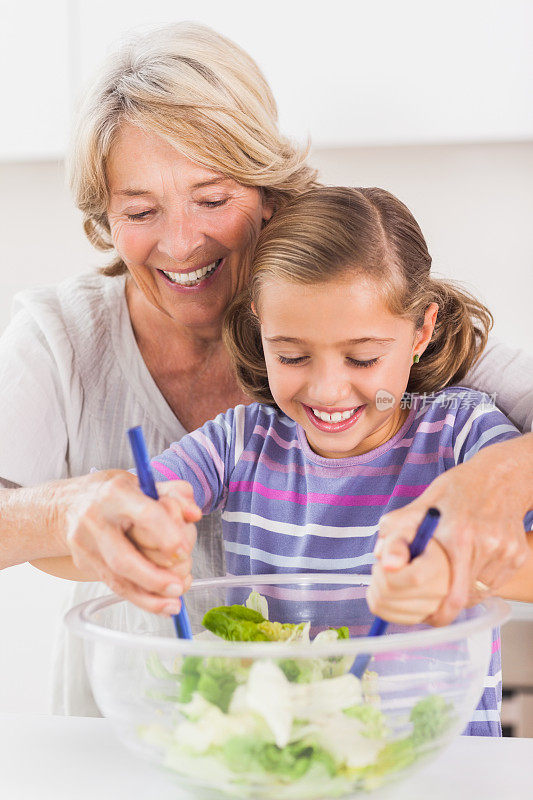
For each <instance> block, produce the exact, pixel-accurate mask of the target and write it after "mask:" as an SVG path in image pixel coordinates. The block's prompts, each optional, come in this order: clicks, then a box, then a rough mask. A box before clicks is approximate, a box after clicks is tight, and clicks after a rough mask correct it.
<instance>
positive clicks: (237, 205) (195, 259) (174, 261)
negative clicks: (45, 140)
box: [106, 125, 271, 327]
mask: <svg viewBox="0 0 533 800" xmlns="http://www.w3.org/2000/svg"><path fill="white" fill-rule="evenodd" d="M106 176H107V184H108V191H109V206H108V219H109V225H110V229H111V236H112V239H113V243H114V246H115V249H116V251H117V253H118V254H119V255H120V257H121V258H122V260H123V261H124V263H125V264H126V266H127V268H128V270H129V272H130V274H131V276H132V278H133V280H134V281H135V283H136V285H137V287H138V288H139V289H140V291H141V292H142V294H143V295H144V297H145V298H146V299H147V300H148V301H149V302H150V303H151V304H152V305H154V306H155V307H157V308H159V309H160V310H161V311H162V312H163V313H165V314H166V315H167V316H168V317H170V318H172V319H176V320H177V321H179V322H180V323H181V324H183V325H187V326H192V327H194V326H199V327H202V326H209V325H213V324H215V325H216V324H218V323H220V321H221V319H222V316H223V314H224V311H225V309H226V307H227V305H228V303H229V302H230V301H231V300H232V298H233V297H234V296H235V294H236V292H238V291H239V289H241V288H242V286H243V285H244V282H245V279H246V275H245V274H244V273H245V269H244V268H243V267H244V265H245V264H246V262H247V258H248V254H249V252H250V250H251V248H253V246H254V245H255V242H256V239H257V236H258V234H259V231H260V230H261V226H262V223H263V221H264V220H266V219H268V218H269V217H270V215H271V211H270V210H269V208H268V207H267V206H266V205H265V203H264V202H263V196H262V193H261V191H260V190H259V189H257V188H254V187H248V186H242V185H241V184H239V183H237V182H236V181H234V180H232V179H230V178H227V177H225V176H224V175H222V174H220V173H218V172H214V171H213V170H210V169H207V168H206V167H203V166H200V165H198V164H196V163H195V162H193V161H191V160H190V159H189V158H186V157H185V156H184V155H182V154H181V153H179V152H178V151H176V150H175V149H174V148H173V147H172V146H171V145H170V144H168V143H167V142H165V141H164V140H163V139H161V138H160V137H158V136H156V135H155V134H150V133H145V132H143V131H142V130H140V129H139V128H137V127H134V126H133V125H124V126H123V127H122V129H121V131H120V132H119V134H118V136H117V139H116V141H115V142H114V144H113V147H112V149H111V153H110V156H109V158H108V161H107V169H106ZM165 273H170V274H165Z"/></svg>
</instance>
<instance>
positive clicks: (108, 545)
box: [32, 470, 202, 614]
mask: <svg viewBox="0 0 533 800" xmlns="http://www.w3.org/2000/svg"><path fill="white" fill-rule="evenodd" d="M157 490H158V493H159V500H157V501H156V500H152V499H151V498H150V497H147V496H146V495H144V494H143V493H142V491H141V490H140V489H139V486H138V483H137V478H136V477H135V476H134V475H132V474H131V473H129V472H124V471H122V470H104V471H100V472H97V473H94V474H92V475H87V476H83V478H80V479H74V480H73V481H69V482H60V484H58V491H59V492H60V496H59V497H58V508H59V513H60V514H61V515H62V517H63V519H62V520H61V522H62V524H61V525H58V526H57V527H58V528H59V529H63V531H64V534H63V535H64V536H65V540H66V544H67V547H68V549H69V550H70V553H71V556H72V560H73V562H74V565H75V567H76V568H77V570H78V573H81V576H80V577H82V579H85V580H99V581H103V582H104V583H106V584H107V585H108V586H109V588H110V589H111V590H112V591H114V592H116V593H117V594H119V595H121V596H122V597H124V598H125V599H127V600H131V602H132V603H135V604H136V605H138V606H140V607H141V608H144V609H145V610H146V611H151V612H153V613H156V614H160V613H164V614H176V613H177V612H178V611H179V609H180V601H179V599H178V598H179V597H180V596H181V595H182V594H183V593H184V592H186V591H187V589H188V588H189V587H190V585H191V581H192V576H191V567H192V560H191V553H192V550H193V547H194V544H195V541H196V526H195V525H194V523H195V522H197V521H198V520H199V519H200V518H201V516H202V514H201V511H200V509H199V508H198V507H197V506H196V504H195V503H194V498H193V493H192V488H191V486H190V484H188V483H186V482H185V481H168V482H163V483H158V484H157ZM50 560H52V559H50ZM46 561H47V559H42V560H39V561H35V560H34V561H32V563H33V564H35V566H38V567H39V568H42V569H45V570H46V571H50V570H47V569H46V567H47V565H46ZM56 574H57V573H56Z"/></svg>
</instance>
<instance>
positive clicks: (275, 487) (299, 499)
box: [152, 387, 533, 736]
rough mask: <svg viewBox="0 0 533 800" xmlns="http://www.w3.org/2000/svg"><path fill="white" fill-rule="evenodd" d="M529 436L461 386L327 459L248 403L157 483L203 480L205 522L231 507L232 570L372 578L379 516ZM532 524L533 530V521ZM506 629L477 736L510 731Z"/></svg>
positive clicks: (227, 515) (180, 453)
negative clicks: (364, 445)
mask: <svg viewBox="0 0 533 800" xmlns="http://www.w3.org/2000/svg"><path fill="white" fill-rule="evenodd" d="M518 435H519V431H518V430H517V429H516V428H515V427H514V426H513V425H512V424H511V423H510V422H509V420H508V419H507V418H506V417H505V416H504V415H503V414H502V413H501V412H500V411H499V410H498V409H497V408H496V407H495V406H494V404H493V402H492V401H491V400H490V398H488V397H487V396H486V395H483V394H481V393H479V392H476V391H473V390H470V389H467V388H463V387H450V388H448V389H445V390H443V391H441V392H437V393H435V394H433V395H426V396H424V395H417V396H413V398H412V400H411V403H410V411H409V415H408V417H407V419H406V421H405V423H404V425H403V426H402V427H401V429H400V430H399V431H398V432H397V433H396V435H395V436H393V437H392V438H391V439H389V441H387V442H386V443H385V444H383V445H381V446H380V447H378V448H377V449H375V450H372V451H371V452H368V453H365V454H364V455H360V456H353V457H350V458H343V459H328V458H323V457H321V456H319V455H317V454H316V453H315V452H314V451H313V450H312V449H311V448H310V446H309V444H308V442H307V439H306V437H305V433H304V431H303V429H302V428H301V426H299V425H298V424H297V423H296V422H294V421H293V420H292V419H290V418H289V417H287V416H286V415H285V414H283V413H282V412H281V411H279V410H278V409H276V408H273V407H270V406H266V405H260V404H257V403H253V404H252V405H249V406H242V405H241V406H237V407H236V408H232V409H229V410H228V411H226V412H225V413H224V414H219V415H218V416H217V417H216V419H214V420H212V421H210V422H207V423H206V424H205V425H203V426H202V427H201V428H199V429H198V430H196V431H194V432H193V433H190V434H188V435H187V436H184V437H183V438H182V439H181V440H180V441H179V442H176V443H174V444H172V445H171V446H170V448H169V449H168V450H166V451H165V452H164V453H162V454H161V455H160V456H158V457H156V458H155V459H153V460H152V468H153V471H154V477H155V478H156V480H172V479H175V478H181V479H183V480H187V481H189V482H190V483H191V484H192V487H193V490H194V496H195V500H196V502H197V504H198V505H199V506H200V507H201V508H202V510H203V512H204V514H209V513H211V512H212V511H214V510H215V509H221V510H222V528H223V536H224V547H225V553H226V566H227V572H228V573H229V574H231V575H248V574H265V573H277V572H285V573H290V572H339V573H343V572H345V573H352V572H363V573H369V572H370V570H371V566H372V563H373V549H374V545H375V542H376V536H377V531H378V527H379V520H380V517H381V516H382V515H383V514H384V513H386V512H387V511H391V510H393V509H396V508H401V507H402V506H404V505H406V504H407V503H409V502H410V501H411V500H412V499H413V498H415V497H418V496H419V495H420V494H422V492H423V491H424V489H426V487H427V486H428V485H429V484H430V483H431V481H433V480H434V478H436V477H437V475H439V474H440V473H442V472H444V470H447V469H450V468H451V467H453V466H455V465H456V464H459V463H461V462H463V461H466V460H468V459H469V458H471V457H472V456H473V455H474V454H475V453H476V452H477V451H478V450H479V449H481V448H482V447H485V446H486V445H489V444H492V443H495V442H498V441H503V440H504V439H509V438H512V437H514V436H518ZM528 521H529V527H530V526H531V523H532V522H533V515H531V520H527V519H526V520H525V523H526V524H527V522H528ZM500 703H501V659H500V646H499V632H498V631H495V632H494V642H493V654H492V658H491V663H490V669H489V674H488V676H487V680H486V684H485V691H484V694H483V696H482V698H481V701H480V703H479V706H478V708H477V710H476V711H475V713H474V716H473V718H472V720H471V722H470V724H469V725H468V727H467V729H466V731H465V732H466V733H469V734H473V735H493V736H494V735H499V734H500V733H501V726H500V720H499V708H500Z"/></svg>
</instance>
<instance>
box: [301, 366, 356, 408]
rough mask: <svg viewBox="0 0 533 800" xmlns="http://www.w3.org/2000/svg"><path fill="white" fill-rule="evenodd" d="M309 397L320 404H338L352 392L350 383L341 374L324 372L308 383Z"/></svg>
mask: <svg viewBox="0 0 533 800" xmlns="http://www.w3.org/2000/svg"><path fill="white" fill-rule="evenodd" d="M308 391H309V399H310V400H313V401H314V402H315V403H316V404H317V405H320V406H335V405H339V403H340V402H342V401H343V400H347V399H348V398H349V397H350V396H351V394H352V387H351V384H350V382H349V381H348V380H346V378H345V377H344V376H343V375H342V374H331V372H329V373H327V374H326V373H324V374H322V375H320V376H318V375H317V376H316V378H315V379H314V380H312V381H311V382H310V383H309V388H308Z"/></svg>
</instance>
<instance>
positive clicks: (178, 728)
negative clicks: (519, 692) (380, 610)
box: [139, 592, 453, 800]
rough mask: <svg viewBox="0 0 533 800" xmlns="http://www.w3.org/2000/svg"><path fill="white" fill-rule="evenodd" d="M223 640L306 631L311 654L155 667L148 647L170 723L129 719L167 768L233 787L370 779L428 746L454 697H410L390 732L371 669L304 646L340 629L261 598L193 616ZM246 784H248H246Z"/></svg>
mask: <svg viewBox="0 0 533 800" xmlns="http://www.w3.org/2000/svg"><path fill="white" fill-rule="evenodd" d="M203 624H204V627H205V628H206V629H207V631H210V632H211V633H210V634H207V633H204V634H200V637H201V638H203V637H205V636H210V637H211V638H212V635H213V634H214V635H216V636H218V637H221V638H223V639H225V640H228V641H246V642H257V641H261V642H268V641H271V642H273V641H283V642H300V643H302V642H307V643H308V644H309V647H310V657H308V658H299V659H296V658H294V659H291V658H284V659H276V660H275V659H272V660H269V659H258V660H252V659H239V658H234V657H232V658H222V657H211V658H204V657H194V656H187V657H183V658H178V659H176V660H175V662H174V664H173V665H172V668H171V669H169V668H167V667H165V666H164V665H163V664H162V663H161V661H160V660H159V658H158V656H157V655H156V654H154V655H152V656H151V657H150V658H149V660H148V664H147V666H148V669H149V671H150V673H151V674H152V675H153V676H154V677H155V678H157V679H159V684H160V685H161V679H163V681H165V683H164V687H165V688H164V689H159V688H158V689H157V690H155V689H154V690H151V692H150V696H151V697H152V698H153V699H156V700H161V701H164V702H165V712H168V707H169V704H170V708H171V709H172V711H173V712H175V722H172V723H171V724H170V725H169V723H168V717H167V718H166V719H165V723H166V724H164V723H163V722H161V723H159V722H156V723H152V724H150V725H143V726H140V728H139V735H140V736H141V738H142V739H143V741H144V742H146V743H148V744H150V745H155V746H157V747H158V748H160V749H162V751H163V753H164V764H165V766H166V767H168V768H169V769H171V770H173V771H175V772H177V773H180V774H181V775H183V776H187V777H189V778H191V779H195V780H198V781H199V782H202V783H206V782H209V783H211V784H212V785H213V786H216V787H217V788H218V789H220V790H222V791H226V792H228V793H229V794H231V795H232V796H233V797H247V796H253V797H268V796H270V795H271V794H272V796H275V797H276V798H280V800H281V799H282V798H297V797H298V798H309V799H311V798H314V797H324V796H328V797H335V796H341V795H343V794H346V793H347V792H350V791H352V792H353V791H354V790H356V789H358V788H360V789H372V788H375V787H376V786H379V785H380V784H381V783H382V782H383V780H384V779H385V778H386V777H387V776H388V775H390V773H394V772H396V771H398V770H401V769H403V768H404V767H407V766H408V765H409V764H411V763H412V762H413V761H415V760H416V759H417V758H418V757H419V756H420V755H422V754H423V753H425V752H427V751H428V749H431V747H432V746H435V744H436V743H437V739H438V738H439V737H440V736H441V734H442V733H443V732H444V731H445V730H446V728H447V727H448V726H449V725H450V723H451V721H452V719H453V716H452V707H451V705H450V704H448V703H446V701H445V700H444V699H443V698H442V697H441V696H439V695H429V696H428V697H426V698H424V699H423V700H421V701H419V702H418V703H417V704H416V705H415V706H414V707H413V709H412V710H411V713H410V716H409V718H408V719H407V718H406V720H405V730H406V735H404V736H403V737H402V738H396V739H393V738H392V735H391V731H390V730H389V728H388V725H387V720H386V717H385V714H384V713H383V712H382V710H381V709H380V701H379V696H378V695H377V693H376V688H375V687H376V683H377V681H376V678H377V676H376V674H375V673H372V672H369V671H367V672H366V673H365V675H364V676H363V679H362V680H359V679H358V678H356V677H355V676H354V675H352V674H351V672H350V668H351V666H352V664H353V657H352V656H347V657H330V658H319V657H316V658H315V657H313V656H312V650H313V647H314V646H315V645H316V644H320V643H322V644H323V643H324V642H328V641H336V640H338V639H346V638H348V635H349V633H348V629H347V628H331V629H329V630H324V631H321V632H320V633H318V634H317V635H316V636H315V637H314V639H313V640H311V639H310V636H309V629H310V624H309V623H308V622H307V623H300V624H294V623H280V622H272V621H270V620H269V619H268V605H267V601H266V599H265V598H264V597H262V596H261V595H259V594H258V593H257V592H252V594H251V595H250V597H249V598H248V600H247V601H246V605H245V606H240V605H232V606H221V607H218V608H213V609H211V610H210V611H208V612H207V614H206V615H205V616H204V619H203ZM250 792H252V794H250Z"/></svg>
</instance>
